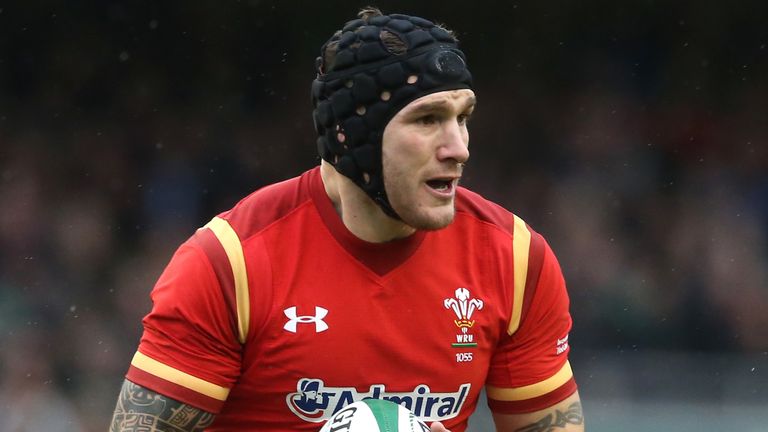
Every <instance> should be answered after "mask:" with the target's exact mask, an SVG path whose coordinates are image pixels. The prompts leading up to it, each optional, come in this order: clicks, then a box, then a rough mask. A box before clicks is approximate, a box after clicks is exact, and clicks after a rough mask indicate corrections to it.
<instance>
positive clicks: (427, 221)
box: [396, 203, 456, 231]
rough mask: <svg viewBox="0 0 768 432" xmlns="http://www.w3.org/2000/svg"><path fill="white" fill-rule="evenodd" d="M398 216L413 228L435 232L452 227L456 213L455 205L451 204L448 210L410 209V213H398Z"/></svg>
mask: <svg viewBox="0 0 768 432" xmlns="http://www.w3.org/2000/svg"><path fill="white" fill-rule="evenodd" d="M396 211H397V210H396ZM398 214H399V215H400V217H401V218H402V219H403V222H405V223H406V224H407V225H409V226H411V227H413V228H416V229H418V230H426V231H435V230H439V229H443V228H445V227H447V226H448V225H450V224H451V222H453V218H454V216H455V215H456V211H455V209H454V207H453V203H451V205H450V207H448V208H431V209H428V210H424V209H418V208H417V209H408V211H402V212H400V211H398Z"/></svg>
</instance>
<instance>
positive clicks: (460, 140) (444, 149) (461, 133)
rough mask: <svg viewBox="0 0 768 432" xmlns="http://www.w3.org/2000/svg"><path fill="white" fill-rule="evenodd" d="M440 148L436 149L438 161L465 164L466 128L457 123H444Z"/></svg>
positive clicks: (467, 137) (467, 133) (467, 136)
mask: <svg viewBox="0 0 768 432" xmlns="http://www.w3.org/2000/svg"><path fill="white" fill-rule="evenodd" d="M442 135H443V136H442V139H441V141H440V147H438V149H437V159H438V160H439V161H445V160H451V159H452V160H455V161H456V162H458V163H462V164H463V163H465V162H466V161H467V159H469V132H468V131H467V127H466V126H463V125H460V124H459V123H458V122H445V124H444V127H443V134H442Z"/></svg>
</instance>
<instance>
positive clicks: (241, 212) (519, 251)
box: [127, 168, 576, 432]
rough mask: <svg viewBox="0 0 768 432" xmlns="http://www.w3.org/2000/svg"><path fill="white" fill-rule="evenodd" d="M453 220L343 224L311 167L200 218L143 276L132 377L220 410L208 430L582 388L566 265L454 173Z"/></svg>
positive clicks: (526, 400) (535, 404)
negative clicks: (356, 406) (376, 404)
mask: <svg viewBox="0 0 768 432" xmlns="http://www.w3.org/2000/svg"><path fill="white" fill-rule="evenodd" d="M456 210H457V211H456V217H455V219H454V221H453V223H452V224H451V225H449V226H448V227H446V228H444V229H442V230H438V231H431V232H417V233H415V234H414V235H412V236H410V237H408V238H405V239H401V240H397V241H393V242H389V243H384V244H374V243H368V242H365V241H362V240H360V239H358V238H357V237H355V236H354V235H353V234H352V233H350V232H349V231H348V230H347V229H346V227H345V226H344V224H343V223H342V221H341V219H340V218H339V217H338V215H337V214H336V212H335V210H334V208H333V204H332V203H331V201H330V199H329V198H328V196H327V195H326V193H325V189H324V187H323V183H322V179H321V177H320V171H319V168H315V169H313V170H311V171H308V172H306V173H304V174H303V175H302V176H300V177H297V178H294V179H291V180H288V181H285V182H282V183H278V184H275V185H272V186H268V187H266V188H263V189H261V190H259V191H256V192H255V193H253V194H251V195H250V196H248V197H246V198H245V199H244V200H242V201H241V202H240V203H238V204H237V205H236V206H235V207H234V208H233V209H232V210H230V211H227V212H225V213H222V214H221V215H219V216H217V217H216V218H214V219H213V220H212V221H211V223H209V224H208V225H206V226H205V227H203V228H201V229H199V230H198V231H197V232H196V233H195V234H194V235H193V236H192V237H191V238H190V239H189V240H188V241H186V242H185V243H184V244H183V245H182V246H181V247H180V248H179V249H178V251H177V252H176V254H175V255H174V257H173V258H172V260H171V262H170V263H169V265H168V267H167V268H166V269H165V271H164V272H163V274H162V275H161V277H160V279H159V281H158V282H157V285H156V286H155V288H154V290H153V291H152V300H153V302H154V306H153V309H152V311H151V312H150V313H149V314H148V315H147V316H146V317H145V318H144V321H143V323H144V334H143V336H142V339H141V343H140V345H139V348H138V351H137V353H136V355H135V356H134V358H133V361H132V362H131V366H130V368H129V370H128V373H127V378H128V379H129V380H131V381H133V382H135V383H137V384H139V385H142V386H144V387H147V388H149V389H152V390H154V391H156V392H158V393H161V394H164V395H166V396H168V397H171V398H173V399H176V400H179V401H183V402H185V403H188V404H190V405H193V406H195V407H198V408H201V409H203V410H206V411H210V412H213V413H217V417H216V421H215V424H214V425H213V426H212V427H211V428H210V429H209V430H212V431H235V430H237V431H252V430H253V431H255V430H259V431H288V430H291V431H295V430H318V429H319V428H320V426H321V425H322V422H323V421H324V420H326V419H328V418H329V417H330V416H331V415H332V414H333V412H335V411H337V410H339V409H341V408H342V407H343V406H345V405H346V404H349V403H351V402H353V401H355V400H360V399H363V398H367V397H373V398H385V399H390V400H393V401H395V402H398V403H401V404H403V405H405V406H406V407H407V408H409V409H411V410H412V411H413V412H414V413H415V414H416V415H417V416H418V417H419V418H421V419H422V420H424V421H427V422H430V421H435V420H441V421H443V422H444V423H445V424H446V426H447V427H448V428H449V429H451V430H453V431H454V432H460V431H463V430H464V429H465V428H466V425H467V418H468V417H469V416H470V414H471V413H472V412H473V411H474V409H475V406H476V404H477V400H478V396H479V393H480V390H481V388H482V387H483V386H487V390H488V398H489V405H490V407H491V409H492V410H493V411H496V412H502V413H520V412H530V411H535V410H538V409H541V408H545V407H547V406H550V405H552V404H554V403H556V402H559V401H560V400H562V399H565V398H566V397H567V396H569V395H571V394H572V393H573V392H574V391H575V390H576V384H575V382H574V380H573V375H572V372H571V369H570V366H569V364H568V361H567V358H568V351H569V347H568V332H569V330H570V328H571V318H570V314H569V312H568V296H567V293H566V290H565V284H564V281H563V277H562V274H561V271H560V268H559V265H558V263H557V260H556V259H555V256H554V255H553V253H552V251H551V249H550V248H549V246H548V245H547V244H546V242H545V241H544V239H543V238H542V237H541V236H540V235H539V234H538V233H536V232H534V231H533V230H531V229H530V227H528V226H527V225H526V224H525V222H523V221H522V220H521V219H520V218H518V217H517V216H514V215H513V214H511V213H509V212H508V211H506V210H504V209H502V208H501V207H499V206H498V205H496V204H493V203H491V202H489V201H487V200H485V199H483V198H482V197H480V196H479V195H477V194H474V193H472V192H470V191H468V190H466V189H463V188H460V189H459V190H458V194H457V199H456Z"/></svg>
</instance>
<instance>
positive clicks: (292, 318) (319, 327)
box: [283, 306, 328, 333]
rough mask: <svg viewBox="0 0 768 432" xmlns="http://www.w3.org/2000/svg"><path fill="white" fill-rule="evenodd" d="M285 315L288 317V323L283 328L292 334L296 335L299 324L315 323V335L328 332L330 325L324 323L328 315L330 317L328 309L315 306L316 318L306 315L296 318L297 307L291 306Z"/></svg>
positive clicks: (285, 311)
mask: <svg viewBox="0 0 768 432" xmlns="http://www.w3.org/2000/svg"><path fill="white" fill-rule="evenodd" d="M283 313H284V314H285V316H287V317H288V322H287V323H285V325H284V326H283V328H284V329H285V330H288V331H289V332H291V333H296V326H297V325H298V324H299V323H302V324H309V323H315V333H320V332H322V331H326V330H328V324H326V323H325V321H323V318H325V316H326V315H328V309H325V308H321V307H320V306H315V316H310V315H304V316H296V306H291V307H289V308H288V309H286V310H284V311H283Z"/></svg>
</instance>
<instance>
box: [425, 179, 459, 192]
mask: <svg viewBox="0 0 768 432" xmlns="http://www.w3.org/2000/svg"><path fill="white" fill-rule="evenodd" d="M458 181H459V179H458V178H457V177H435V178H432V179H429V180H427V181H426V184H427V186H428V187H429V189H430V190H431V191H433V192H434V193H436V194H437V195H439V196H441V197H445V196H453V193H454V192H455V190H456V184H457V183H458Z"/></svg>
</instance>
